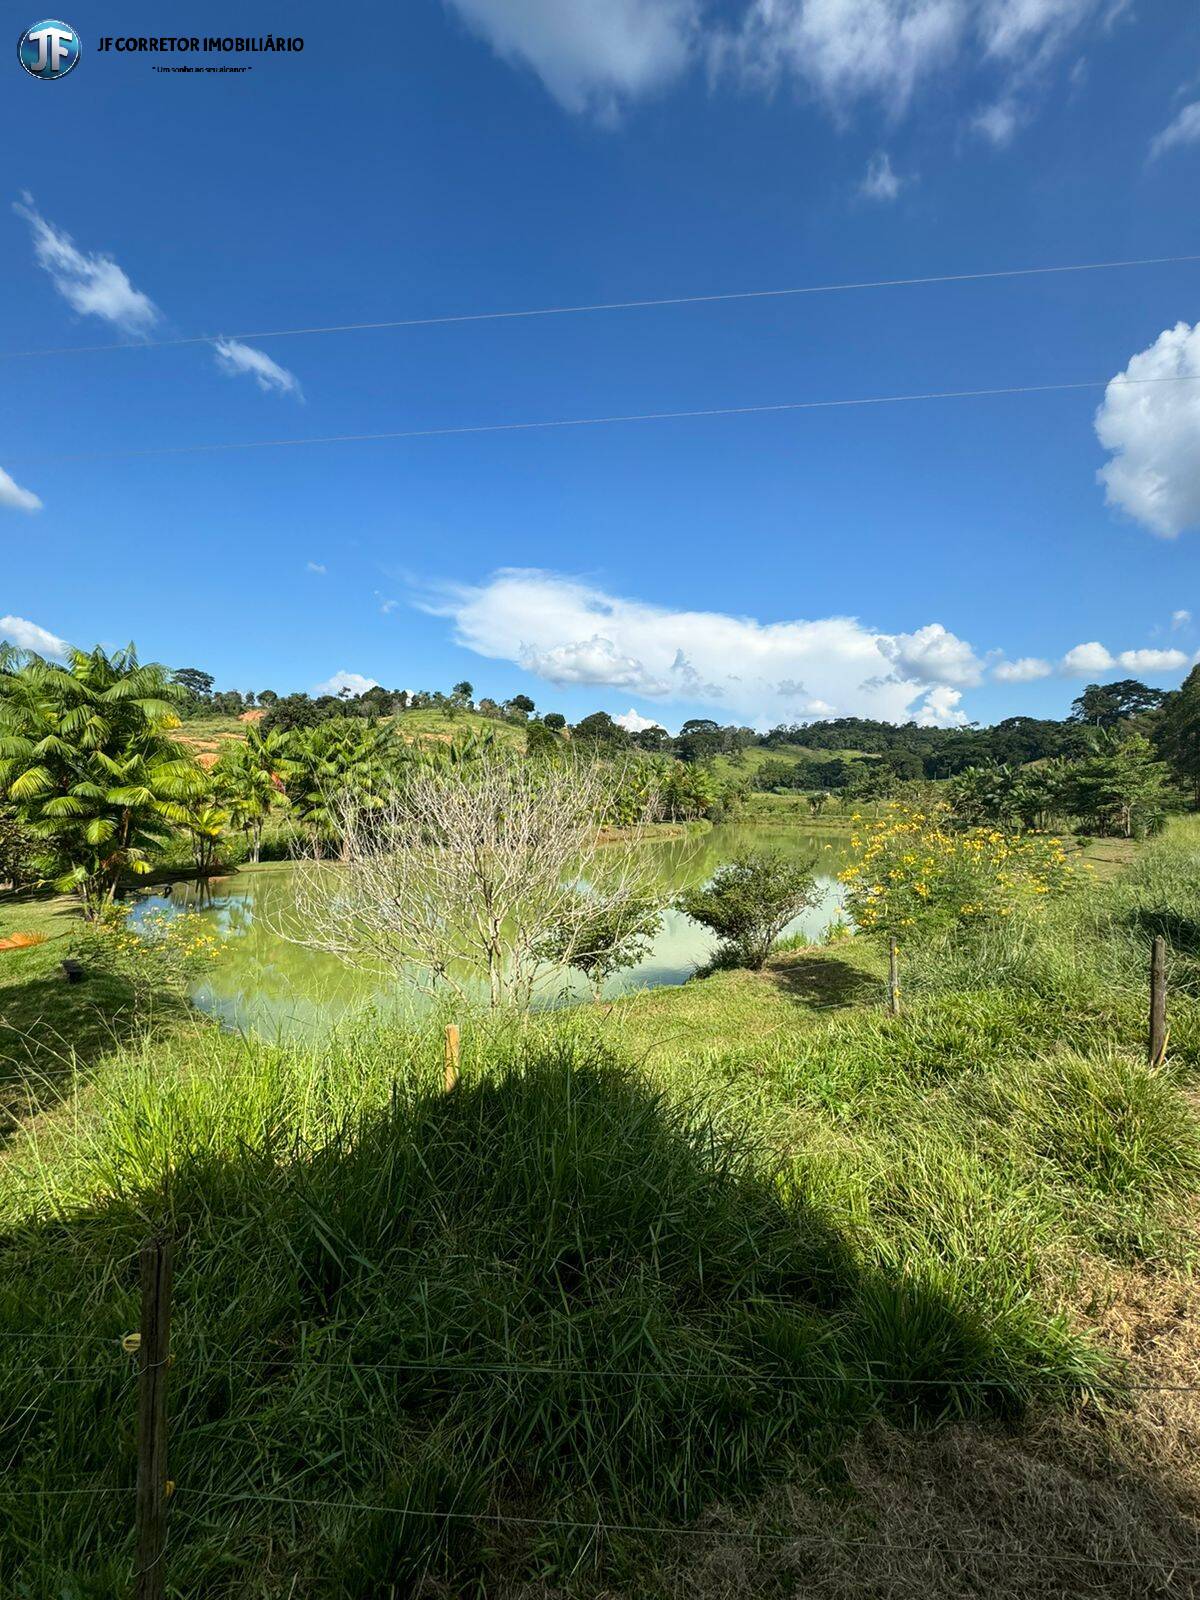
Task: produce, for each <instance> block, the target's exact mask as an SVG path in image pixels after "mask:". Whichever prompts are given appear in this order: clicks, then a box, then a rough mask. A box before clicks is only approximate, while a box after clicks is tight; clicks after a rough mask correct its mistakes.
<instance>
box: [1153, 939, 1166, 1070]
mask: <svg viewBox="0 0 1200 1600" xmlns="http://www.w3.org/2000/svg"><path fill="white" fill-rule="evenodd" d="M1166 1054H1167V942H1166V940H1165V939H1164V938H1163V936H1162V934H1161V933H1156V934H1155V935H1154V942H1153V944H1152V945H1151V946H1150V1050H1149V1059H1150V1065H1151V1066H1152V1067H1161V1066H1162V1064H1163V1061H1164V1059H1165V1057H1166Z"/></svg>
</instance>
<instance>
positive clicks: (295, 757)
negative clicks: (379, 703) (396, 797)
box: [284, 717, 406, 856]
mask: <svg viewBox="0 0 1200 1600" xmlns="http://www.w3.org/2000/svg"><path fill="white" fill-rule="evenodd" d="M405 759H406V755H405V751H404V749H403V747H402V746H401V745H400V744H399V742H398V741H397V739H396V736H395V734H394V733H393V732H392V730H391V728H390V727H389V726H388V725H387V724H386V723H384V722H377V721H374V720H366V719H363V718H361V717H331V718H330V719H329V720H328V721H327V722H320V723H318V724H317V726H316V727H315V728H297V729H295V730H294V731H293V732H292V734H291V735H290V738H289V743H288V754H287V759H286V762H285V765H284V784H285V787H286V790H287V795H288V799H289V800H290V801H291V802H292V806H293V808H294V809H295V812H296V816H297V818H298V819H299V821H300V822H301V823H302V824H303V826H304V827H305V828H307V829H308V832H309V836H310V838H311V840H312V845H313V851H314V854H316V855H318V856H319V855H321V854H322V853H323V852H324V850H325V848H326V847H327V846H328V847H331V848H333V849H335V850H337V851H339V852H340V851H341V848H342V833H343V821H344V817H345V813H346V811H347V809H349V810H351V811H358V812H361V811H370V810H377V809H378V808H379V807H380V806H382V805H383V804H384V802H385V800H386V797H387V795H388V793H389V792H390V791H391V790H394V789H395V788H396V787H397V782H398V777H399V770H400V767H401V764H402V763H403V762H404V761H405Z"/></svg>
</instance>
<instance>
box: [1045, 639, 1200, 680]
mask: <svg viewBox="0 0 1200 1600" xmlns="http://www.w3.org/2000/svg"><path fill="white" fill-rule="evenodd" d="M1188 659H1189V658H1188V657H1187V656H1186V655H1185V654H1184V652H1183V651H1182V650H1121V651H1119V652H1118V653H1117V654H1116V655H1113V653H1112V651H1111V650H1109V649H1108V648H1107V647H1106V646H1105V645H1102V644H1101V643H1100V642H1099V641H1098V640H1096V639H1091V640H1089V641H1088V643H1087V644H1077V645H1076V646H1075V647H1074V649H1073V650H1068V651H1067V653H1066V655H1065V656H1064V657H1063V658H1062V660H1061V661H1060V662H1059V671H1060V672H1061V673H1062V674H1063V675H1064V676H1065V677H1068V678H1088V677H1091V676H1092V675H1093V674H1095V673H1099V672H1112V671H1114V670H1115V669H1117V668H1121V669H1122V670H1124V671H1125V672H1134V673H1138V672H1151V673H1170V672H1178V671H1179V669H1180V668H1181V667H1186V666H1187V664H1188Z"/></svg>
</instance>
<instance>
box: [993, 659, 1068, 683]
mask: <svg viewBox="0 0 1200 1600" xmlns="http://www.w3.org/2000/svg"><path fill="white" fill-rule="evenodd" d="M1053 671H1054V668H1053V667H1052V666H1051V665H1050V663H1049V662H1048V661H1043V660H1042V659H1041V657H1040V656H1022V657H1021V658H1020V660H1018V661H998V662H997V663H996V665H995V666H994V667H993V668H992V677H993V678H995V679H996V680H997V681H998V682H999V683H1033V682H1034V681H1035V680H1036V679H1038V678H1048V677H1049V676H1050V674H1051V673H1052V672H1053Z"/></svg>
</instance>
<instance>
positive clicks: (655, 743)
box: [629, 722, 671, 751]
mask: <svg viewBox="0 0 1200 1600" xmlns="http://www.w3.org/2000/svg"><path fill="white" fill-rule="evenodd" d="M629 737H630V739H631V740H632V741H633V743H634V744H635V745H636V746H637V748H638V749H639V750H651V751H659V750H669V749H670V748H671V736H670V734H669V733H668V732H667V730H666V729H665V728H660V727H659V726H658V724H657V722H656V723H655V724H654V726H653V727H650V728H639V729H638V731H637V732H636V733H632V734H630V736H629Z"/></svg>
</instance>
